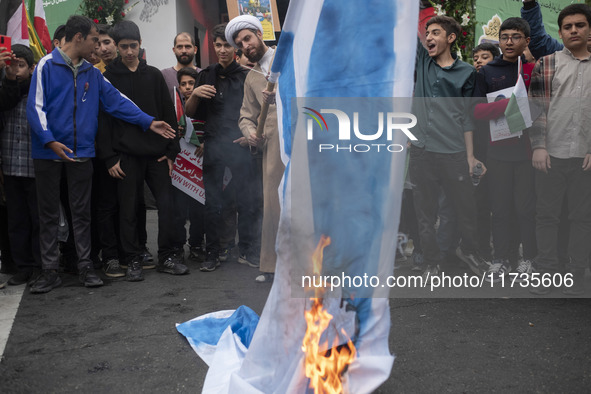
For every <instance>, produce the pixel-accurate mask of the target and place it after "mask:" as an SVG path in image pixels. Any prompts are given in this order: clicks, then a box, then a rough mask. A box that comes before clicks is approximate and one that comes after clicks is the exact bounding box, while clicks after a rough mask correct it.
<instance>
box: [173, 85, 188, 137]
mask: <svg viewBox="0 0 591 394" xmlns="http://www.w3.org/2000/svg"><path fill="white" fill-rule="evenodd" d="M174 98H175V100H174V111H175V112H176V121H177V123H178V124H179V127H182V128H183V130H187V121H186V119H185V106H184V105H183V99H182V98H181V92H179V90H178V89H177V88H176V87H175V88H174Z"/></svg>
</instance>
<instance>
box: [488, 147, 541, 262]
mask: <svg viewBox="0 0 591 394" xmlns="http://www.w3.org/2000/svg"><path fill="white" fill-rule="evenodd" d="M487 166H488V167H487V170H488V171H487V173H486V177H488V182H489V185H490V188H489V193H490V201H491V210H492V232H493V242H494V249H495V258H505V259H509V258H510V257H515V255H516V254H517V248H518V245H519V241H516V240H521V243H522V245H523V258H524V259H526V260H532V259H534V258H535V257H536V255H537V251H538V249H537V243H536V193H535V185H534V179H535V176H534V175H535V174H534V171H535V170H534V168H533V167H532V164H531V161H529V160H528V161H500V160H495V159H492V158H489V159H488V162H487Z"/></svg>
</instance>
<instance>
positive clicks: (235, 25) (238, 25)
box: [226, 15, 263, 48]
mask: <svg viewBox="0 0 591 394" xmlns="http://www.w3.org/2000/svg"><path fill="white" fill-rule="evenodd" d="M243 29H254V30H258V31H260V32H261V34H262V33H263V25H262V24H261V21H259V19H258V18H257V17H256V16H252V15H240V16H237V17H236V18H234V19H232V20H231V21H230V22H228V26H226V41H228V43H229V44H230V45H232V46H233V47H234V48H238V45H236V43H235V42H234V36H235V34H237V33H238V32H239V31H240V30H243Z"/></svg>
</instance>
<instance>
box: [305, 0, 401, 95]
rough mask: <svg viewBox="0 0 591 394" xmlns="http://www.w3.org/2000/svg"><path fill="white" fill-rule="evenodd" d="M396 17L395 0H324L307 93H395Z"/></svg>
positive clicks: (310, 65)
mask: <svg viewBox="0 0 591 394" xmlns="http://www.w3.org/2000/svg"><path fill="white" fill-rule="evenodd" d="M369 21H371V22H369ZM395 21H396V6H395V4H394V2H393V1H391V0H390V1H385V0H381V1H371V2H367V3H363V4H361V3H359V4H358V6H354V5H353V4H352V3H343V2H342V1H341V0H325V1H324V7H323V8H322V12H321V14H320V19H319V21H318V27H317V29H316V38H315V40H314V44H313V47H312V53H311V58H310V64H309V73H310V74H309V78H308V89H307V90H308V94H307V96H308V97H391V96H392V90H393V84H394V67H393V66H390V65H393V63H394V61H395V54H394V51H393V47H394V27H395ZM360 22H361V23H360ZM389 32H392V34H389ZM343 48H346V49H347V52H343Z"/></svg>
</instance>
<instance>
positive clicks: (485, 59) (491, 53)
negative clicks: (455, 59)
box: [472, 42, 500, 71]
mask: <svg viewBox="0 0 591 394" xmlns="http://www.w3.org/2000/svg"><path fill="white" fill-rule="evenodd" d="M499 55H500V52H499V48H498V47H497V46H496V45H494V44H491V43H490V42H485V43H482V44H480V45H477V46H475V47H474V49H473V50H472V60H473V61H474V67H475V68H476V71H480V69H481V68H482V66H485V65H487V64H488V63H490V62H491V61H492V60H493V59H494V58H495V57H497V56H499Z"/></svg>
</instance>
